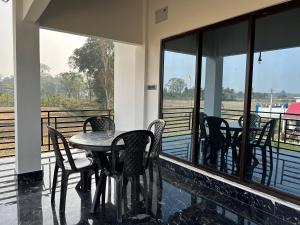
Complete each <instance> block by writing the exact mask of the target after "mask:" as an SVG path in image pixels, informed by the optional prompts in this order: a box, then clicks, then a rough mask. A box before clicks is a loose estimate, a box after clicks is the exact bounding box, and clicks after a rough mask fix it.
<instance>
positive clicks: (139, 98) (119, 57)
mask: <svg viewBox="0 0 300 225" xmlns="http://www.w3.org/2000/svg"><path fill="white" fill-rule="evenodd" d="M144 56H145V51H144V47H142V46H135V45H129V44H123V43H115V62H114V73H115V74H114V104H115V105H114V119H115V123H116V128H117V129H120V130H132V129H143V128H144V95H145V84H144V77H145V76H144V74H145V67H144V65H145V60H144V59H145V58H144Z"/></svg>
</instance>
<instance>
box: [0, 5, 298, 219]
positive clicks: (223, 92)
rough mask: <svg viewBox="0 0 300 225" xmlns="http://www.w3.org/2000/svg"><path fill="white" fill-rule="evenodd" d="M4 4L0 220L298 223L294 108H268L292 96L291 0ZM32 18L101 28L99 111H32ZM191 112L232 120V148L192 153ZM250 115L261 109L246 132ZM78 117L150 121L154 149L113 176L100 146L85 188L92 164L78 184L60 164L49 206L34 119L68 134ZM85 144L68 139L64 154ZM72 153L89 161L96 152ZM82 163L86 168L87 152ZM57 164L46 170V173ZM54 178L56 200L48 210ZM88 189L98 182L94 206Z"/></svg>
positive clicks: (43, 151)
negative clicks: (8, 23)
mask: <svg viewBox="0 0 300 225" xmlns="http://www.w3.org/2000/svg"><path fill="white" fill-rule="evenodd" d="M5 4H6V6H7V5H8V4H10V6H11V11H12V24H13V26H12V33H13V35H11V36H12V37H11V38H12V43H13V44H12V45H13V52H14V59H13V64H14V74H15V76H14V110H9V111H3V110H2V111H0V140H1V142H0V216H2V217H3V218H4V219H2V220H0V224H2V223H5V224H9V225H14V224H30V225H33V224H51V225H52V224H53V225H59V224H60V225H67V224H117V223H118V222H119V223H120V222H121V220H122V224H179V225H182V224H236V225H242V224H244V225H245V224H248V225H250V224H251V225H276V224H287V225H296V224H300V191H299V190H300V182H299V178H300V166H299V160H300V132H299V131H300V127H299V126H300V123H299V115H300V112H299V113H298V112H297V113H295V114H293V113H289V112H287V111H282V112H275V111H272V110H273V106H275V105H276V106H277V105H280V106H284V105H288V106H290V105H291V104H292V103H294V102H295V101H298V100H299V99H298V98H299V94H300V91H299V87H298V86H299V85H298V83H299V82H300V78H299V70H300V67H299V65H300V64H299V62H298V58H299V57H300V48H299V46H300V42H299V40H300V31H299V28H298V27H299V26H298V25H299V22H300V20H299V9H300V4H299V2H298V1H285V0H259V1H258V0H253V1H251V2H248V1H240V0H232V1H227V2H226V4H225V3H224V2H221V1H213V0H203V1H198V0H191V2H186V1H180V0H174V1H166V0H124V1H119V0H110V1H98V0H91V1H88V2H85V1H81V0H64V1H60V0H8V1H7V0H3V1H0V6H2V5H5ZM0 24H1V23H0ZM41 28H42V29H48V30H54V31H60V32H66V33H70V34H78V35H83V36H86V37H101V38H103V39H110V40H113V43H114V53H113V55H114V60H113V64H114V69H113V87H111V88H112V89H113V92H114V97H113V103H114V104H113V106H112V109H108V110H106V109H105V110H100V109H96V108H89V109H85V108H84V107H83V106H82V109H79V110H78V109H76V110H75V109H74V110H69V109H66V110H61V109H55V110H41V96H40V90H41V77H40V45H39V43H40V29H41ZM50 41H51V40H49V42H50ZM0 44H1V43H0ZM0 46H1V45H0ZM53 52H55V49H53ZM55 53H56V52H55ZM0 55H1V54H0ZM55 57H57V58H59V54H56V55H55ZM5 60H6V59H1V60H0V68H1V66H3V65H4V64H6V63H5V62H6V61H5ZM3 62H4V63H3ZM103 66H104V67H105V64H103ZM80 72H82V73H85V72H86V71H84V70H82V71H80ZM286 80H288V81H289V82H287V81H286ZM87 91H89V92H90V88H87ZM89 97H91V95H89ZM106 100H107V99H106ZM111 102H112V101H111ZM231 103H234V104H231ZM101 104H102V105H105V104H104V103H101ZM106 105H107V104H106ZM265 105H268V106H265ZM80 106H81V105H80ZM259 107H262V108H263V107H265V108H268V109H270V111H266V110H265V111H263V110H259ZM299 111H300V110H299ZM203 112H204V113H206V114H207V115H208V117H210V118H212V117H214V118H218V119H222V120H223V121H227V123H230V122H235V123H237V121H238V120H239V119H240V118H242V119H243V123H242V125H239V130H238V133H237V134H238V135H239V136H238V137H241V140H239V142H235V141H236V140H238V139H234V138H230V141H231V142H232V143H236V145H235V147H237V148H236V150H237V152H238V154H237V155H234V154H233V153H234V148H233V146H234V145H230V146H229V147H228V149H226V151H223V149H222V150H221V151H219V150H218V151H216V155H217V156H220V155H221V157H222V158H217V160H215V162H209V163H206V162H205V161H206V154H204V153H203V152H204V151H205V150H207V149H208V147H207V146H206V148H207V149H205V148H204V147H203V146H202V142H201V132H202V131H201V129H200V127H199V126H200V124H201V118H200V115H199V114H200V113H203ZM251 113H254V114H256V115H259V116H260V118H261V123H260V126H258V127H255V128H259V129H256V130H255V131H256V133H255V135H254V136H253V135H250V134H251V131H253V130H251V129H253V127H252V126H251V123H250V120H251ZM92 116H106V117H109V118H111V119H113V122H114V124H115V126H116V130H117V131H132V130H145V129H147V127H148V125H149V124H150V123H151V122H152V121H153V120H155V119H158V118H161V119H164V120H165V121H166V128H165V131H164V134H163V137H162V146H161V147H162V152H161V154H160V155H159V157H158V158H155V160H151V162H152V164H150V165H151V166H149V167H147V168H146V169H145V170H144V171H145V174H143V179H140V180H138V182H137V179H136V177H130V179H127V178H126V179H124V180H123V178H124V176H123V175H124V174H123V172H124V171H123V168H122V167H123V166H124V165H123V166H122V164H120V165H121V168H122V170H121V171H122V172H120V171H119V170H118V169H119V168H118V169H117V170H108V168H107V167H106V166H107V165H104V164H105V163H103V162H108V161H109V160H111V159H112V156H111V155H113V154H111V155H109V154H107V155H106V153H105V154H104V153H103V152H102V153H101V156H104V157H102V159H103V161H101V160H99V161H100V163H99V161H97V166H99V168H100V170H99V174H100V177H101V179H100V180H101V182H98V183H97V185H98V186H97V188H96V182H95V180H96V178H97V176H95V178H94V175H92V184H91V190H89V188H87V190H84V189H85V188H83V186H84V183H85V181H86V180H85V178H88V177H85V178H84V174H80V175H78V174H71V175H70V177H69V180H68V182H69V184H68V185H61V186H60V185H58V188H57V189H56V191H57V194H56V198H55V202H56V204H51V194H53V193H56V192H55V191H52V189H51V188H52V187H53V186H54V187H55V185H53V183H52V182H53V178H54V174H56V172H54V171H56V170H55V169H54V167H55V165H58V164H56V162H57V161H58V160H59V159H58V158H59V157H57V156H55V155H54V152H53V144H54V145H55V143H53V142H51V141H50V137H49V135H48V130H47V126H48V125H50V126H51V127H53V128H55V129H57V130H58V131H60V132H61V133H62V134H63V135H64V136H65V137H66V139H67V140H69V138H70V137H72V136H73V135H76V134H81V133H82V127H83V122H84V121H85V120H86V119H87V118H89V117H92ZM271 119H275V120H276V126H275V130H274V133H273V134H272V136H271V138H270V140H271V147H272V151H271V154H270V157H269V156H268V157H269V158H268V160H267V162H266V164H264V159H265V157H264V156H263V155H264V152H263V151H262V150H260V149H259V148H257V149H256V148H255V147H253V148H250V147H251V146H250V145H251V144H252V145H254V144H253V143H255V141H256V140H258V137H259V135H260V133H261V132H262V131H263V127H264V125H265V124H266V123H267V122H269V121H270V120H271ZM207 128H208V126H207V127H205V129H207ZM219 128H220V130H221V132H220V133H222V134H223V133H226V132H224V127H223V128H222V127H221V126H220V127H219ZM228 129H229V128H228ZM231 131H232V130H231ZM101 132H102V131H101ZM144 132H147V133H148V134H149V135H150V136H151V135H152V134H151V132H149V131H144ZM94 134H95V133H94ZM114 134H115V133H114ZM114 134H113V135H114ZM83 135H85V134H83ZM105 135H106V136H107V138H108V139H109V138H111V137H112V136H109V135H108V134H107V133H105ZM230 136H231V137H232V136H234V132H231V133H230ZM250 136H251V138H252V139H250V138H249V137H250ZM151 137H152V136H151ZM53 140H54V139H52V141H53ZM150 140H151V138H150ZM209 141H211V143H213V142H214V141H215V142H217V141H218V138H210V140H209ZM263 141H264V140H263ZM54 142H55V140H54ZM141 143H146V144H144V145H147V144H149V143H151V141H149V139H147V141H142V142H141ZM59 144H60V143H59ZM59 144H58V147H60V145H59ZM77 144H78V143H77ZM205 144H206V143H205ZM71 145H72V141H70V146H71ZM136 145H137V144H136ZM149 145H150V144H149ZM66 146H67V145H66ZM73 146H74V145H73ZM86 146H88V145H86ZM124 146H126V143H124ZM98 147H99V146H98ZM102 147H103V146H102ZM105 147H107V146H105ZM118 147H119V146H118ZM126 147H127V146H126ZM222 147H223V146H222ZM116 148H117V147H116ZM121 148H122V146H121ZM132 149H135V148H132ZM211 149H212V148H211ZM106 150H107V149H106ZM106 150H105V151H106ZM87 151H90V150H89V149H86V150H84V149H83V148H82V150H78V149H76V150H75V149H71V152H72V154H73V155H74V156H76V157H86V153H87ZM107 151H108V150H107ZM112 152H113V151H112ZM63 154H64V152H63ZM87 155H88V154H87ZM99 155H100V153H99ZM99 155H98V156H99ZM94 156H95V155H94ZM121 156H122V155H121V154H120V155H119V159H121V158H122V157H121ZM144 156H145V154H144V152H143V157H144ZM271 156H272V157H271ZM98 158H100V157H98ZM86 160H88V161H89V162H92V163H94V160H95V161H96V160H97V157H94V158H93V159H91V158H89V159H86ZM223 160H224V162H223ZM111 161H112V162H113V160H111ZM135 161H136V162H137V161H139V162H143V160H135ZM65 162H66V161H64V162H62V164H64V163H65ZM123 162H124V161H123ZM253 162H255V163H253ZM71 164H72V163H69V165H71ZM101 164H102V165H101ZM108 164H109V163H108ZM112 164H113V163H112ZM264 165H265V167H264ZM89 166H92V167H89ZM71 167H72V166H71ZM87 167H89V169H91V168H92V169H93V171H89V172H93V174H97V173H96V172H95V171H94V169H95V167H96V164H88V166H87ZM219 168H220V169H219ZM115 169H116V168H115ZM143 169H144V168H143ZM61 170H63V169H61ZM74 171H76V172H78V170H74ZM144 171H143V172H144ZM63 172H65V171H63ZM80 172H82V171H80ZM84 172H87V171H84ZM117 172H119V174H117ZM120 174H121V175H120ZM64 175H65V174H64ZM64 175H63V173H61V172H59V173H58V181H59V183H60V182H61V181H62V180H64V179H62V177H65V176H64ZM68 175H69V174H68ZM90 175H91V174H90V173H89V174H88V176H90ZM113 175H114V176H115V178H116V177H117V179H111V177H112V176H113ZM118 176H119V177H118ZM67 177H68V176H67ZM106 179H107V180H106ZM54 180H55V179H54ZM116 180H117V181H119V183H118V182H116ZM103 182H104V183H103ZM62 183H64V182H62ZM64 184H66V183H64ZM78 184H79V185H78ZM103 184H104V185H105V186H103ZM81 185H82V186H81ZM126 185H127V186H126ZM64 186H68V187H67V190H68V191H67V193H68V194H67V197H66V199H67V200H66V207H65V210H60V209H59V201H60V196H64V195H60V194H61V190H64V188H63V187H64ZM120 186H125V187H126V188H124V189H118V187H120ZM76 187H77V188H76ZM78 187H79V188H78ZM63 192H64V191H63ZM97 193H98V194H99V193H100V194H102V195H103V193H105V196H102V198H101V200H104V201H103V202H102V203H103V204H102V205H101V206H100V205H98V204H96V203H97V201H98V198H96V197H95V196H97ZM120 197H122V198H121V201H117V200H118V198H119V199H120ZM93 198H95V199H96V200H95V201H93ZM99 199H100V198H99ZM62 202H63V201H62ZM120 202H121V203H122V205H121V206H120V205H119V204H118V203H120ZM93 203H95V204H93ZM93 206H94V207H93ZM118 206H119V207H118ZM120 212H121V214H122V215H121V218H120Z"/></svg>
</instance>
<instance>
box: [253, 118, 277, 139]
mask: <svg viewBox="0 0 300 225" xmlns="http://www.w3.org/2000/svg"><path fill="white" fill-rule="evenodd" d="M275 125H276V119H271V120H269V121H268V122H267V123H266V124H265V125H264V127H263V129H262V130H261V132H260V135H259V138H258V140H257V143H256V144H257V145H261V142H262V140H265V142H264V145H270V144H271V139H272V136H273V134H274V130H275Z"/></svg>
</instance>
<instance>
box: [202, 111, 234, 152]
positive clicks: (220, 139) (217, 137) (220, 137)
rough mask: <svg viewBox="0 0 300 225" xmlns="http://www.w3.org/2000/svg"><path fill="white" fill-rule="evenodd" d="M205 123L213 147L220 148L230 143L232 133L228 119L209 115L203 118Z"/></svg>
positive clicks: (208, 138)
mask: <svg viewBox="0 0 300 225" xmlns="http://www.w3.org/2000/svg"><path fill="white" fill-rule="evenodd" d="M203 123H204V126H205V127H208V129H207V131H208V132H207V131H206V135H207V141H208V142H209V145H211V146H212V147H213V149H220V148H222V147H223V146H225V145H229V144H230V141H231V134H230V129H229V125H228V123H227V121H226V120H224V119H222V118H220V117H215V116H207V117H205V118H204V119H203Z"/></svg>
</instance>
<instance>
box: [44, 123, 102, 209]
mask: <svg viewBox="0 0 300 225" xmlns="http://www.w3.org/2000/svg"><path fill="white" fill-rule="evenodd" d="M48 132H49V136H50V139H51V142H52V145H53V150H54V153H55V158H56V162H55V167H54V175H53V184H52V192H51V204H54V202H55V191H56V184H57V175H58V169H61V171H62V175H61V193H60V206H59V211H60V213H64V212H65V204H66V196H67V188H68V187H67V186H68V177H69V175H70V174H72V173H81V174H82V173H84V172H89V171H93V172H94V173H95V178H96V182H97V181H98V167H97V165H96V163H94V161H93V160H92V159H91V158H87V157H81V158H73V156H72V154H71V151H70V148H69V145H68V143H67V141H66V139H65V137H64V136H63V135H62V134H61V133H60V132H58V131H57V130H55V129H54V128H52V127H50V126H48ZM60 141H61V142H60ZM60 144H62V145H63V150H64V151H65V152H66V159H64V157H63V155H62V153H61V149H60V146H59V145H60Z"/></svg>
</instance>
